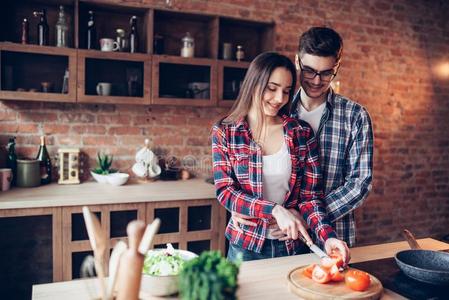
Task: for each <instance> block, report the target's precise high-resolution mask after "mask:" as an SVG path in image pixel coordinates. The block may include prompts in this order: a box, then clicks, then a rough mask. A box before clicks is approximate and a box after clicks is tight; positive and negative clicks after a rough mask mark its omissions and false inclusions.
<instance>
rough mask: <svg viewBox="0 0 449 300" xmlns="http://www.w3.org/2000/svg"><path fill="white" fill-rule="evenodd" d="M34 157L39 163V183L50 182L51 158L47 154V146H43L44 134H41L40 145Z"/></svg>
mask: <svg viewBox="0 0 449 300" xmlns="http://www.w3.org/2000/svg"><path fill="white" fill-rule="evenodd" d="M36 159H37V160H38V161H39V163H40V171H41V184H47V183H50V182H51V160H50V156H49V155H48V151H47V147H46V146H45V136H41V145H40V147H39V151H38V153H37V156H36Z"/></svg>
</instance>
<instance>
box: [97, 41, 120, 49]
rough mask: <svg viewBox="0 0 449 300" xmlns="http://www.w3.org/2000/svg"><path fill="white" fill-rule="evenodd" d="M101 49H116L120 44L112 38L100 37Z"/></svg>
mask: <svg viewBox="0 0 449 300" xmlns="http://www.w3.org/2000/svg"><path fill="white" fill-rule="evenodd" d="M100 47H101V51H117V50H119V49H120V45H119V44H118V43H117V42H116V41H114V40H113V39H106V38H104V39H100Z"/></svg>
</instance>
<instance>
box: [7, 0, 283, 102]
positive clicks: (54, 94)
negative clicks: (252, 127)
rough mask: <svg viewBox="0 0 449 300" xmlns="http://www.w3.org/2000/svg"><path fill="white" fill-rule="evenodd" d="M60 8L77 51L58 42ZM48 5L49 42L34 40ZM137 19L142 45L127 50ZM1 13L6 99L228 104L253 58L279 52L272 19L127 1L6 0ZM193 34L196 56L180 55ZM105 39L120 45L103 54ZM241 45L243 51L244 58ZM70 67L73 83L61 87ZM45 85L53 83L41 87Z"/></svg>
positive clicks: (138, 33)
mask: <svg viewBox="0 0 449 300" xmlns="http://www.w3.org/2000/svg"><path fill="white" fill-rule="evenodd" d="M59 5H64V9H65V12H66V15H67V24H68V27H69V42H68V44H69V45H68V46H69V47H74V48H68V47H67V48H61V47H55V46H54V45H55V24H56V22H57V18H58V10H59ZM42 9H45V10H46V11H47V22H48V26H49V46H37V45H36V41H37V22H38V20H37V18H35V17H33V12H34V11H39V10H42ZM89 12H93V16H94V24H95V26H94V27H95V35H94V36H95V38H94V39H93V42H92V43H93V49H90V50H86V48H87V30H88V22H89ZM133 16H135V17H137V23H136V24H137V26H135V28H136V31H137V36H138V39H137V40H138V43H137V51H136V52H134V53H129V52H130V50H129V44H130V36H129V34H130V30H131V25H130V20H131V18H132V17H133ZM0 17H1V18H0V19H1V21H0V22H1V25H2V27H0V51H1V57H0V65H1V88H0V99H1V100H11V99H12V100H37V101H60V102H67V101H69V102H83V103H85V102H89V103H114V104H157V105H180V106H217V105H219V106H230V105H232V103H233V101H234V99H235V98H236V97H237V95H238V92H239V88H240V85H241V82H242V80H243V77H244V75H245V73H246V69H247V68H248V65H249V62H250V61H251V60H252V59H254V57H255V56H257V55H258V54H259V53H261V52H263V51H267V50H272V49H273V27H274V26H273V23H265V22H256V21H248V20H239V19H233V18H229V17H221V16H215V15H207V14H202V13H193V12H179V11H171V10H163V9H154V8H152V7H150V6H146V5H144V4H141V5H139V6H137V5H135V4H132V3H129V4H127V3H126V2H125V1H124V2H123V3H116V1H112V0H111V1H87V0H61V1H54V0H29V1H16V2H14V1H12V0H7V1H6V2H5V4H2V11H1V12H0ZM23 18H27V19H29V27H30V28H29V39H28V44H21V36H22V31H21V30H22V29H21V28H22V27H21V26H22V21H23ZM10 28H11V29H12V30H9V29H10ZM117 29H120V30H119V32H120V37H118V35H119V34H118V33H117ZM187 33H188V34H189V36H191V37H192V38H193V40H194V51H193V57H181V48H182V47H183V42H182V39H183V37H185V36H186V35H187ZM102 38H109V39H111V41H110V42H115V41H118V43H117V44H116V45H113V48H119V49H117V51H100V48H101V47H100V42H99V40H100V39H102ZM237 46H241V48H242V50H243V52H244V57H243V58H242V59H239V61H237V60H236V59H237V57H238V56H237V55H236V51H237ZM226 47H227V49H228V50H226V51H227V54H225V53H224V49H225V48H226ZM109 50H111V49H109ZM65 70H68V74H69V80H68V85H67V84H66V85H65V86H68V88H66V89H63V86H62V85H63V78H64V75H65ZM42 82H50V85H51V88H50V89H48V88H45V87H44V88H42V86H41V83H42ZM44 85H45V84H44ZM30 90H31V91H30ZM42 90H44V91H45V92H42Z"/></svg>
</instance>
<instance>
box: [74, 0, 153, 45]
mask: <svg viewBox="0 0 449 300" xmlns="http://www.w3.org/2000/svg"><path fill="white" fill-rule="evenodd" d="M89 11H92V12H93V14H94V22H95V33H96V34H95V36H96V43H94V46H95V47H94V49H100V42H99V41H100V39H102V38H111V39H114V40H115V39H116V37H117V29H122V30H123V32H124V39H125V40H127V41H128V43H129V34H130V32H131V22H130V20H131V18H132V17H133V16H135V17H137V21H136V24H137V33H138V39H137V51H136V53H148V45H147V42H148V38H147V37H148V24H149V21H150V18H151V16H150V14H151V11H150V9H149V8H139V7H129V6H125V5H117V4H114V5H112V4H108V3H107V2H106V3H105V2H101V3H96V2H91V1H90V2H87V1H80V3H79V30H78V48H80V49H87V28H88V21H89ZM124 46H125V47H124V49H121V51H122V52H129V44H127V45H124Z"/></svg>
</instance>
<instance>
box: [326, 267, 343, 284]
mask: <svg viewBox="0 0 449 300" xmlns="http://www.w3.org/2000/svg"><path fill="white" fill-rule="evenodd" d="M329 273H330V274H331V280H332V281H337V282H338V281H343V280H344V279H345V276H344V275H343V272H340V269H339V268H338V267H337V265H333V266H332V268H331V269H330V270H329Z"/></svg>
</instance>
